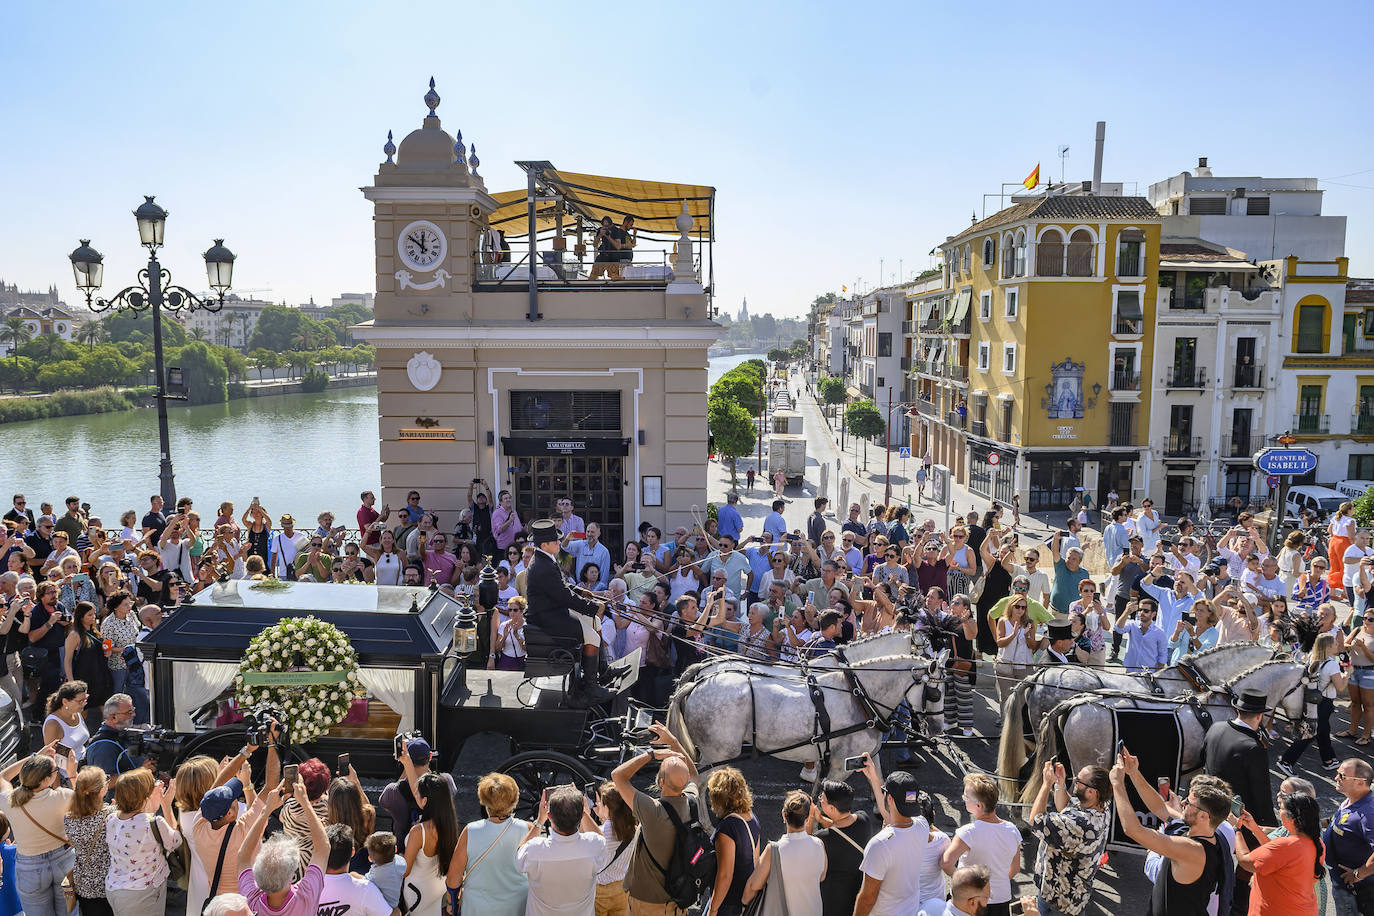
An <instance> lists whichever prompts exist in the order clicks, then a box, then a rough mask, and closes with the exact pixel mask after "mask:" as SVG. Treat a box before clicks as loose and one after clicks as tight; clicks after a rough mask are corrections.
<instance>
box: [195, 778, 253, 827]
mask: <svg viewBox="0 0 1374 916" xmlns="http://www.w3.org/2000/svg"><path fill="white" fill-rule="evenodd" d="M240 798H243V783H242V782H240V781H239V779H238V777H237V776H231V777H230V778H229V779H228V780H226V781H225V783H224V785H222V786H216V787H215V788H213V789H211V790H210V791H209V792H206V793H205V797H204V798H202V799H201V800H200V816H201V817H203V818H205V819H206V820H207V821H210V822H211V823H214V822H215V821H217V820H219V819H220V818H222V817H224V816H225V815H226V814H228V813H229V809H230V808H232V807H234V802H236V801H238V800H239V799H240Z"/></svg>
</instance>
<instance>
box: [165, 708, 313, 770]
mask: <svg viewBox="0 0 1374 916" xmlns="http://www.w3.org/2000/svg"><path fill="white" fill-rule="evenodd" d="M247 733H248V729H247V728H246V727H245V726H243V725H242V724H238V723H236V724H234V725H221V726H220V727H219V728H212V729H210V730H209V731H208V732H201V733H199V734H197V735H194V736H192V737H191V738H188V739H187V741H186V743H185V744H183V745H182V746H181V752H180V753H178V754H177V758H176V766H177V767H179V766H181V765H182V764H183V763H185V762H186V761H187V760H189V759H191V758H192V757H194V756H196V755H197V754H204V755H205V756H207V757H209V758H211V759H212V760H215V761H218V760H219V759H220V758H222V757H233V756H234V755H235V754H237V753H238V752H239V751H241V750H243V742H244V737H245V735H247ZM309 756H310V755H309V754H307V753H306V752H305V748H303V747H301V746H300V745H299V744H293V745H291V747H290V749H289V750H288V751H287V752H286V753H285V754H282V755H281V762H282V763H283V764H287V763H302V762H304V761H305V760H306V759H308V758H309ZM249 764H250V766H252V768H253V781H254V782H256V783H258V784H261V783H262V781H263V780H264V779H265V778H266V772H267V771H266V767H267V751H266V750H265V749H263V748H258V751H257V753H255V754H254V755H253V756H252V758H251V759H250V760H249Z"/></svg>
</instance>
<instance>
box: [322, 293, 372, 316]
mask: <svg viewBox="0 0 1374 916" xmlns="http://www.w3.org/2000/svg"><path fill="white" fill-rule="evenodd" d="M350 304H351V305H361V306H362V307H363V308H365V309H367V310H368V311H369V312H370V311H372V293H339V294H338V295H337V296H335V297H334V298H333V299H331V300H329V306H330V308H336V307H338V306H340V305H350Z"/></svg>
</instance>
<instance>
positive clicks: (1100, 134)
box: [1093, 121, 1107, 194]
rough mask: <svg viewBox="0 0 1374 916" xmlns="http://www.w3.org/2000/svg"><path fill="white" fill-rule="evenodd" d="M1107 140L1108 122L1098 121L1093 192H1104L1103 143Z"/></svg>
mask: <svg viewBox="0 0 1374 916" xmlns="http://www.w3.org/2000/svg"><path fill="white" fill-rule="evenodd" d="M1106 142H1107V122H1106V121H1098V122H1097V145H1096V149H1095V150H1094V152H1093V193H1094V194H1101V193H1102V145H1103V144H1104V143H1106Z"/></svg>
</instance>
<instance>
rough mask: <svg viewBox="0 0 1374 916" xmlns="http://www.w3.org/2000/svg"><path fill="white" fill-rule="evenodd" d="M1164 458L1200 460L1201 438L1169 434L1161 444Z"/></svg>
mask: <svg viewBox="0 0 1374 916" xmlns="http://www.w3.org/2000/svg"><path fill="white" fill-rule="evenodd" d="M1162 448H1163V451H1164V457H1165V458H1201V457H1202V437H1200V436H1181V435H1179V434H1178V433H1169V435H1167V436H1165V437H1164V441H1163V443H1162Z"/></svg>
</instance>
